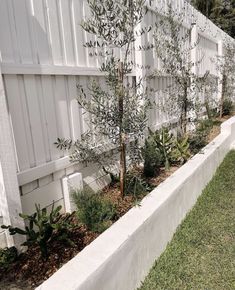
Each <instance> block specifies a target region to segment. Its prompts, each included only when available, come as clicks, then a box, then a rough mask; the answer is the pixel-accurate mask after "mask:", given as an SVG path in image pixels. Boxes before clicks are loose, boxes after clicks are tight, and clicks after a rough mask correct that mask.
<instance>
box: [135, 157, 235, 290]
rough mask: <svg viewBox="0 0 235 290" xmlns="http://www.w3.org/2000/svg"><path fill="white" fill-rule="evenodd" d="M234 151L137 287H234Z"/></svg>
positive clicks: (142, 288) (142, 289) (225, 160)
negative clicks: (140, 284) (141, 283)
mask: <svg viewBox="0 0 235 290" xmlns="http://www.w3.org/2000/svg"><path fill="white" fill-rule="evenodd" d="M234 220H235V151H231V152H230V153H229V154H228V155H227V156H226V158H225V159H224V161H223V163H222V164H221V165H220V167H219V168H218V170H217V172H216V174H215V176H214V177H213V179H212V181H211V182H210V183H209V184H208V186H207V187H206V189H205V190H204V191H203V194H202V196H201V197H200V198H199V199H198V201H197V204H196V205H195V207H194V208H193V210H192V211H191V212H190V213H189V214H188V215H187V217H186V219H185V220H184V222H183V223H182V224H181V225H180V227H179V228H178V230H177V232H176V233H175V235H174V237H173V239H172V241H171V243H170V244H169V245H168V246H167V248H166V250H165V252H164V253H163V254H162V255H161V257H160V258H159V259H158V260H157V261H156V263H155V265H154V267H153V268H152V270H151V271H150V273H149V275H148V276H147V278H146V280H145V281H144V283H143V285H142V287H141V288H140V290H153V289H172V290H173V289H234V287H235V284H234V283H235V280H234V277H235V264H234V261H235V252H234V245H235V227H234V225H235V224H234Z"/></svg>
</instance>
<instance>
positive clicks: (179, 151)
mask: <svg viewBox="0 0 235 290" xmlns="http://www.w3.org/2000/svg"><path fill="white" fill-rule="evenodd" d="M174 143H175V146H174V149H173V150H172V155H171V162H173V163H174V162H175V163H180V164H184V163H185V162H186V161H187V160H188V159H189V158H190V156H191V154H190V150H189V145H190V144H189V137H188V136H185V137H184V138H176V139H175V142H174Z"/></svg>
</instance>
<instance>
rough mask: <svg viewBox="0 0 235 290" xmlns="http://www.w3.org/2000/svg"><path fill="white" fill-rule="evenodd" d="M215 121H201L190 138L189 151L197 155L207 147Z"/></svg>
mask: <svg viewBox="0 0 235 290" xmlns="http://www.w3.org/2000/svg"><path fill="white" fill-rule="evenodd" d="M214 122H215V121H214V120H212V119H204V120H200V121H199V123H198V126H197V128H196V130H195V132H193V133H192V134H190V136H189V140H188V141H189V149H190V151H191V153H192V154H197V153H198V152H199V151H200V150H201V149H202V148H203V147H205V146H206V145H207V143H208V142H207V137H208V134H209V133H210V130H211V129H212V127H213V125H214Z"/></svg>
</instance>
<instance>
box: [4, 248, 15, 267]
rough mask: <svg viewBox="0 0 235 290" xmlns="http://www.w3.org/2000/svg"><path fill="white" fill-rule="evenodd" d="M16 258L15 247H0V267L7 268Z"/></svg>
mask: <svg viewBox="0 0 235 290" xmlns="http://www.w3.org/2000/svg"><path fill="white" fill-rule="evenodd" d="M17 258H18V252H17V249H16V248H15V247H10V248H4V249H0V269H1V268H7V267H8V266H9V265H10V264H11V263H13V262H14V261H16V259H17Z"/></svg>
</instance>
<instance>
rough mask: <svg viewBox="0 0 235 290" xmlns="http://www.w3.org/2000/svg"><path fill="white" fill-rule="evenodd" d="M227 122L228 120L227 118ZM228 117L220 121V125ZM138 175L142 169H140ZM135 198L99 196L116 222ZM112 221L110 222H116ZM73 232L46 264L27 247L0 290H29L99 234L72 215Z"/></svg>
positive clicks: (52, 248) (53, 246) (113, 190)
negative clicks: (111, 207)
mask: <svg viewBox="0 0 235 290" xmlns="http://www.w3.org/2000/svg"><path fill="white" fill-rule="evenodd" d="M228 118H229V117H228ZM228 118H227V117H225V118H223V119H222V120H219V121H221V122H223V121H225V120H227V119H228ZM219 133H220V123H219V122H218V124H217V125H214V126H213V128H212V130H211V131H210V134H209V135H208V142H210V141H211V140H213V139H214V138H215V137H216V136H217V135H219ZM178 168H179V166H172V167H171V168H170V169H169V170H168V171H166V170H165V169H164V168H161V169H160V172H159V174H158V175H157V176H156V177H154V178H149V179H146V182H147V183H148V184H149V185H150V186H151V188H154V187H156V186H158V185H159V184H160V183H161V182H163V181H164V180H165V179H166V178H168V177H169V176H170V175H171V174H172V173H174V172H175V171H176V170H177V169H178ZM139 171H141V168H139ZM147 193H148V192H146V193H143V194H141V195H139V196H138V200H137V198H136V197H135V196H133V195H126V196H125V197H124V198H121V196H120V192H119V188H118V186H117V185H112V186H107V187H105V188H104V189H103V191H102V193H101V194H102V195H103V196H104V197H105V198H107V199H108V200H110V201H111V202H112V203H113V204H115V205H116V209H117V216H116V219H115V220H117V219H118V218H120V217H121V216H122V215H124V214H125V213H126V212H127V211H128V210H129V209H131V208H132V207H133V206H134V205H136V204H138V202H139V201H140V200H141V199H142V198H143V197H144V196H145V195H146V194H147ZM115 220H114V221H113V222H115ZM71 223H72V224H73V228H72V229H70V230H69V239H70V240H71V241H72V242H73V243H74V245H73V246H71V245H66V244H65V243H62V242H61V241H58V239H56V237H55V239H53V241H51V242H50V243H49V247H48V252H49V258H48V259H47V260H45V259H43V258H42V257H41V253H40V249H39V247H30V248H28V250H27V251H26V252H25V253H22V254H20V256H19V258H18V259H17V261H16V262H14V263H12V264H11V265H10V266H9V267H8V268H7V269H1V268H0V290H31V289H34V288H35V287H36V286H38V285H39V284H41V283H42V282H43V281H45V280H46V279H48V278H49V277H50V276H51V275H52V274H53V273H55V272H56V271H57V270H58V269H59V268H60V267H61V266H62V265H63V264H65V263H66V262H68V261H69V260H70V259H72V258H73V257H74V256H75V255H77V254H78V253H79V252H80V251H81V250H82V249H83V248H85V247H86V246H87V245H89V244H90V243H91V242H92V241H93V240H94V239H95V238H96V237H97V236H98V235H99V234H98V233H94V232H91V231H89V230H87V228H86V227H85V226H83V225H80V224H79V221H78V220H77V218H76V215H75V214H72V215H71Z"/></svg>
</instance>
